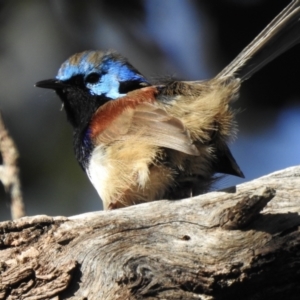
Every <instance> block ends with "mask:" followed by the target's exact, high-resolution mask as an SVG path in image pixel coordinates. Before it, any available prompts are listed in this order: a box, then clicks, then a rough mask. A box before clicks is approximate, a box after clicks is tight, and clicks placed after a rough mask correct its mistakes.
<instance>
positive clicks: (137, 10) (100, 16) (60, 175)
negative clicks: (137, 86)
mask: <svg viewBox="0 0 300 300" xmlns="http://www.w3.org/2000/svg"><path fill="white" fill-rule="evenodd" d="M289 2H290V1H286V0H285V1H283V0H282V1H281V0H277V1H274V0H252V1H251V0H244V1H238V0H223V1H217V0H202V1H197V0H194V1H193V0H145V1H142V0H126V1H122V0H118V1H117V0H102V1H101V0H98V1H96V0H90V1H78V0H72V1H71V0H69V1H66V0H51V1H50V0H49V1H46V0H43V1H41V0H39V1H38V0H23V1H21V0H10V1H8V0H6V1H0V25H1V26H0V41H1V42H0V78H1V80H0V108H1V110H2V113H3V115H4V119H5V122H6V125H7V127H8V128H9V131H10V132H11V134H12V136H13V138H14V139H15V142H16V143H17V145H18V149H19V152H20V155H21V157H20V168H21V180H22V185H23V192H24V199H25V205H26V210H27V214H28V215H36V214H48V215H67V216H69V215H74V214H79V213H84V212H88V211H94V210H100V209H101V208H102V205H101V201H100V200H99V198H98V195H97V194H96V192H95V191H94V189H93V187H92V186H91V184H90V183H89V181H88V179H87V177H86V176H85V174H84V173H83V172H82V170H81V169H80V167H79V165H78V164H77V162H76V160H75V157H74V155H73V149H72V131H71V127H70V125H69V124H68V123H67V122H66V116H65V113H64V112H61V111H60V108H61V103H60V101H59V99H58V97H57V96H56V95H55V94H54V93H53V92H51V91H47V90H42V89H37V88H34V83H35V82H37V81H39V80H43V79H48V78H53V77H54V76H55V75H56V72H57V70H58V69H59V67H60V65H61V63H62V62H63V61H64V60H66V59H67V58H68V57H69V56H71V55H72V54H74V53H76V52H79V51H83V50H87V49H111V48H112V49H115V50H117V51H118V52H120V53H122V54H123V55H124V56H126V57H128V58H129V60H130V62H131V63H132V64H133V65H134V66H135V67H136V68H137V69H139V70H140V71H141V72H142V73H143V74H145V75H146V76H148V77H150V78H159V77H162V76H168V75H172V76H175V77H177V78H180V79H191V80H195V79H205V78H210V77H212V76H214V75H215V74H217V73H218V71H220V70H221V69H222V68H223V67H224V66H225V65H226V64H227V63H229V62H230V60H231V59H233V58H234V57H235V56H236V55H237V54H238V53H239V52H240V51H241V50H242V49H243V47H245V46H246V45H247V44H248V43H249V42H250V41H251V40H252V39H253V38H254V37H255V36H256V35H257V34H258V33H259V31H260V30H262V29H263V28H264V27H265V26H266V25H267V23H268V22H269V21H271V19H272V18H273V17H275V16H276V15H277V14H278V13H279V11H280V10H281V9H282V8H283V7H285V6H286V5H287V4H288V3H289ZM299 54H300V47H299V46H297V47H295V48H294V49H292V50H290V51H289V52H287V53H286V54H284V55H282V56H281V57H280V58H278V59H276V60H275V61H274V62H272V63H271V64H270V65H269V66H267V67H266V68H264V70H262V71H260V72H259V73H258V74H256V75H255V76H254V77H253V78H252V79H250V80H249V81H247V82H245V84H244V86H243V88H242V91H241V97H240V100H239V101H238V102H237V103H236V104H235V106H236V107H240V108H241V113H240V114H239V115H238V122H239V125H240V132H239V135H238V139H237V140H236V141H235V142H234V143H233V144H232V145H231V148H232V151H233V154H234V156H235V157H236V159H237V161H238V163H239V165H240V166H241V168H242V170H243V171H244V173H245V175H246V179H245V180H250V179H253V178H257V177H259V176H261V175H264V174H267V173H269V172H272V171H276V170H279V169H281V168H285V167H288V166H292V165H297V164H299V163H300V141H299V131H300V88H299V87H300V84H299V82H300V71H299V70H300V55H299ZM239 182H242V180H241V179H238V178H234V177H232V176H229V177H226V179H224V180H222V182H221V183H220V184H219V185H220V186H222V187H224V186H227V185H232V184H236V183H239ZM7 219H10V211H9V206H8V205H7V197H6V196H5V193H4V191H3V188H1V191H0V220H7Z"/></svg>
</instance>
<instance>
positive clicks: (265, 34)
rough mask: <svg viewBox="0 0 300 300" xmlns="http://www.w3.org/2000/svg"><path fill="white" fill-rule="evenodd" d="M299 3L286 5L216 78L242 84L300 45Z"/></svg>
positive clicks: (294, 2)
mask: <svg viewBox="0 0 300 300" xmlns="http://www.w3.org/2000/svg"><path fill="white" fill-rule="evenodd" d="M299 21H300V1H299V0H294V1H293V2H292V3H290V4H289V5H288V6H287V7H286V8H285V9H284V10H283V11H282V12H281V13H280V14H279V15H278V16H277V17H276V18H275V19H274V20H273V21H272V22H271V23H270V24H269V25H268V26H267V27H266V28H265V29H264V30H263V31H262V32H261V33H260V34H259V35H258V36H257V37H256V38H255V39H254V40H253V41H252V42H251V43H250V44H249V45H248V46H247V47H246V48H245V49H244V50H243V51H242V52H241V53H240V54H239V55H238V56H237V57H236V58H235V59H234V60H233V61H232V62H231V63H230V64H229V65H228V66H227V67H226V68H224V69H223V70H222V71H221V72H220V73H219V74H218V75H217V76H216V78H221V77H227V76H234V77H236V78H240V79H241V80H242V81H244V80H246V79H248V78H249V77H251V76H252V75H253V74H254V73H255V72H257V71H259V70H260V69H261V68H262V67H264V66H265V65H266V64H267V63H269V62H270V61H271V60H273V59H275V58H276V57H277V56H279V55H280V54H282V53H283V52H285V51H287V50H288V49H290V48H291V47H293V46H294V45H296V44H297V43H299V42H300V22H299Z"/></svg>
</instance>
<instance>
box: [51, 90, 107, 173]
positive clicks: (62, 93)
mask: <svg viewBox="0 0 300 300" xmlns="http://www.w3.org/2000/svg"><path fill="white" fill-rule="evenodd" d="M56 93H57V94H58V96H59V97H60V99H61V100H62V102H63V105H64V109H65V111H66V114H67V119H68V121H69V122H70V123H71V125H72V127H73V147H74V151H75V155H76V158H77V160H78V162H79V164H80V166H81V167H82V168H83V169H86V168H87V166H88V162H89V159H90V155H91V152H92V150H93V148H94V145H93V143H92V140H91V138H90V130H89V124H90V121H91V118H92V116H93V114H94V113H95V112H96V110H97V109H98V108H99V107H100V106H101V105H103V104H105V103H106V102H108V101H110V100H111V99H110V98H107V97H105V96H102V95H101V96H97V95H91V94H90V92H89V91H88V90H87V89H83V88H82V87H80V86H76V85H68V86H66V87H64V88H63V89H59V90H57V91H56Z"/></svg>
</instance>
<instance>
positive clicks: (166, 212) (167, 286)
mask: <svg viewBox="0 0 300 300" xmlns="http://www.w3.org/2000/svg"><path fill="white" fill-rule="evenodd" d="M299 213H300V167H292V168H289V169H286V170H283V171H280V172H276V173H273V174H271V175H268V176H265V177H262V178H260V179H257V180H254V181H251V182H248V183H245V184H242V185H239V186H238V187H237V188H236V190H234V189H232V191H228V192H213V193H209V194H206V195H202V196H199V197H195V198H191V199H185V200H181V201H167V200H163V201H157V202H152V203H147V204H143V205H137V206H133V207H129V208H126V209H119V210H115V211H105V212H94V213H89V214H84V215H79V216H74V217H70V218H66V217H55V218H52V217H48V216H36V217H30V218H29V217H26V218H22V219H20V220H17V221H14V222H13V221H10V222H3V223H1V224H0V249H1V251H0V274H1V277H0V299H89V300H90V299H114V300H115V299H172V300H174V299H283V298H284V299H289V300H290V299H299V295H300V284H299V282H300V272H299V270H300V268H299V266H300V229H299V226H300V216H299Z"/></svg>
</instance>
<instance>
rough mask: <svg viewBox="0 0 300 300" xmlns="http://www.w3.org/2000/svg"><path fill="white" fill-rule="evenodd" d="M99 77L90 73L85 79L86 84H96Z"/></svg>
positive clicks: (97, 74)
mask: <svg viewBox="0 0 300 300" xmlns="http://www.w3.org/2000/svg"><path fill="white" fill-rule="evenodd" d="M100 77H101V75H100V74H99V73H91V74H89V75H88V76H87V77H86V78H85V82H86V83H91V84H93V83H96V82H98V81H99V79H100Z"/></svg>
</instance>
